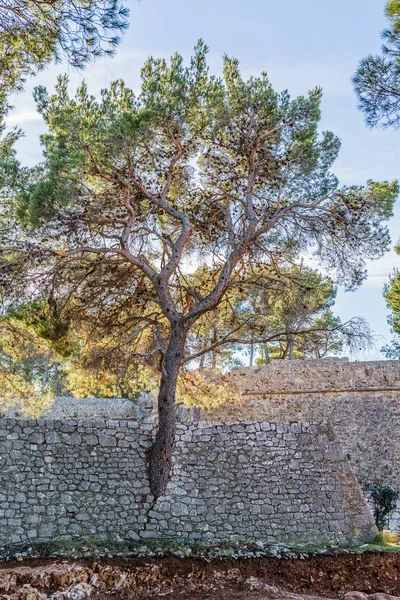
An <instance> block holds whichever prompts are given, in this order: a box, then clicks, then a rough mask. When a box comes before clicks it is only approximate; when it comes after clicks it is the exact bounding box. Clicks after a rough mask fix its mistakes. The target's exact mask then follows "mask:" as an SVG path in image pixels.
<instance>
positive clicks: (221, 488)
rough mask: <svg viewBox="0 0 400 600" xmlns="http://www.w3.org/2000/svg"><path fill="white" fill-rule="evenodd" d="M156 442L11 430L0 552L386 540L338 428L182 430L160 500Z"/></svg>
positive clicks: (80, 430)
mask: <svg viewBox="0 0 400 600" xmlns="http://www.w3.org/2000/svg"><path fill="white" fill-rule="evenodd" d="M151 444H152V430H151V425H150V424H147V425H146V424H143V423H138V422H137V421H134V420H126V419H119V420H103V419H92V420H77V419H69V420H61V419H59V420H57V419H47V420H23V419H11V418H7V419H2V420H0V459H1V469H0V545H1V546H4V545H9V544H26V543H33V542H45V541H49V540H67V539H92V540H93V539H98V540H99V541H100V540H109V539H119V538H123V539H126V540H134V541H139V540H141V539H143V538H151V537H163V536H173V537H180V538H185V539H186V538H188V539H199V540H226V539H232V538H233V539H243V540H253V541H254V540H257V539H260V540H264V541H269V542H271V543H274V542H281V543H302V544H304V543H307V544H309V543H318V544H322V543H337V544H350V543H359V542H364V541H368V540H371V539H372V538H373V537H374V535H375V533H376V529H375V526H374V524H373V520H372V517H371V513H370V511H369V509H368V508H367V505H366V503H365V500H364V498H363V496H362V493H361V490H360V487H359V485H358V483H357V480H356V478H355V476H354V475H353V473H352V471H351V469H350V466H349V462H348V461H347V459H346V458H345V457H343V454H342V451H341V448H340V446H339V445H338V443H337V442H336V440H335V437H334V434H333V432H332V429H330V428H329V427H328V426H324V425H310V424H309V423H293V424H291V425H283V424H275V423H271V422H261V423H258V422H254V423H253V422H247V423H229V424H227V423H199V424H197V425H187V424H180V425H178V432H177V444H176V449H175V454H174V469H173V474H172V478H171V481H170V483H169V487H168V490H167V493H166V495H165V496H164V497H162V498H160V499H159V500H158V501H157V502H154V501H153V498H152V496H151V494H150V490H149V482H148V475H147V458H148V449H149V447H150V446H151Z"/></svg>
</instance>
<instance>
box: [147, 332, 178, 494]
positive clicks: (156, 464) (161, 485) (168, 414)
mask: <svg viewBox="0 0 400 600" xmlns="http://www.w3.org/2000/svg"><path fill="white" fill-rule="evenodd" d="M185 337H186V334H185V330H184V328H183V327H182V326H180V325H179V326H175V327H174V328H173V329H172V331H171V335H170V340H169V345H168V348H167V351H166V353H165V356H164V360H163V365H162V373H161V380H160V390H159V393H158V429H157V433H156V437H155V440H154V444H153V447H152V449H151V456H150V489H151V492H152V494H153V495H154V497H155V498H158V497H159V496H162V495H163V494H164V493H165V490H166V487H167V483H168V479H169V474H170V471H171V464H172V462H171V461H172V451H173V447H174V439H175V427H176V416H175V395H176V384H177V381H178V374H179V369H180V367H181V361H182V357H183V351H184V345H185Z"/></svg>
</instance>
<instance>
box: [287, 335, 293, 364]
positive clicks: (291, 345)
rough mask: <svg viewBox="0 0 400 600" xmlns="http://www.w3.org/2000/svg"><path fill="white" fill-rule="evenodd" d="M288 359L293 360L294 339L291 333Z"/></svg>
mask: <svg viewBox="0 0 400 600" xmlns="http://www.w3.org/2000/svg"><path fill="white" fill-rule="evenodd" d="M288 344H289V360H294V339H293V336H292V335H291V336H290V337H289V342H288Z"/></svg>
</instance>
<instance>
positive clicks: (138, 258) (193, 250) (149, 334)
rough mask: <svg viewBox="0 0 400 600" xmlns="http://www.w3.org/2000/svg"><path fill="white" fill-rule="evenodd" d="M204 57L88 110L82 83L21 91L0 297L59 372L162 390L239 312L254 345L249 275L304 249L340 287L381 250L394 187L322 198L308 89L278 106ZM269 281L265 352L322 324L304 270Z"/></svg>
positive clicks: (318, 140)
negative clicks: (27, 166) (172, 372)
mask: <svg viewBox="0 0 400 600" xmlns="http://www.w3.org/2000/svg"><path fill="white" fill-rule="evenodd" d="M206 57H207V47H206V46H205V44H204V43H203V42H202V41H200V42H199V43H198V44H197V46H196V48H195V52H194V55H193V57H192V59H191V61H190V63H189V64H188V65H185V64H184V61H183V59H182V57H181V56H180V55H178V54H175V55H174V56H173V57H172V58H171V60H170V61H169V62H168V61H166V60H163V59H154V58H150V59H149V60H148V61H147V62H146V63H145V65H144V67H143V70H142V88H141V91H140V93H139V94H137V95H135V94H134V93H133V92H132V91H131V90H129V89H128V88H127V87H126V85H125V84H124V83H123V82H122V81H117V82H114V83H113V84H111V86H110V88H109V89H107V90H103V92H102V94H101V97H100V99H97V98H95V97H94V96H92V95H90V93H89V91H88V89H87V87H86V85H84V84H83V85H82V86H80V88H79V89H78V90H77V92H76V94H75V95H73V96H71V95H70V93H69V90H68V81H67V78H66V77H61V78H59V80H58V84H57V86H56V89H55V92H54V93H53V94H50V93H48V92H47V90H45V89H44V88H43V87H39V88H37V89H36V92H35V98H36V101H37V105H38V110H39V111H40V113H41V114H42V116H43V118H44V120H45V122H46V124H47V132H46V134H45V135H44V136H43V137H42V144H43V148H44V161H43V163H42V164H41V165H38V166H37V167H35V168H34V169H31V170H27V171H26V172H25V173H24V177H23V180H22V181H21V182H18V185H16V186H14V188H15V189H14V193H13V194H12V196H10V195H9V200H8V202H7V206H6V207H3V208H2V214H1V218H2V222H3V223H4V228H3V229H2V230H0V244H1V247H2V248H3V249H4V250H3V252H2V255H1V259H0V267H3V268H2V269H1V270H0V272H1V275H0V290H1V291H2V293H3V295H4V297H5V298H6V300H7V305H8V306H12V308H13V311H14V315H15V318H16V319H17V318H21V319H22V320H23V321H24V323H26V325H27V326H28V327H29V328H31V329H32V330H33V331H35V333H36V334H37V335H39V336H41V338H42V339H44V340H46V343H49V345H51V347H52V348H56V347H57V345H58V344H61V346H62V348H63V347H64V346H65V345H66V344H67V342H68V344H70V343H71V342H72V346H73V348H74V351H73V354H71V358H70V360H71V364H72V363H73V362H74V361H80V362H81V364H82V367H84V368H88V369H89V370H91V369H95V368H96V369H98V371H99V372H101V371H102V372H104V373H106V374H107V377H108V375H110V376H111V375H112V377H115V379H113V384H112V386H114V385H117V382H121V381H126V379H124V378H125V375H126V374H129V372H130V371H129V368H130V367H131V366H132V365H136V364H141V365H143V366H145V367H146V369H147V368H148V369H149V371H150V372H151V373H155V372H157V373H161V374H162V376H164V377H168V376H169V375H168V373H167V370H166V368H165V357H166V356H167V354H168V353H170V355H173V356H175V361H178V363H179V364H178V366H179V367H184V366H185V365H186V364H187V363H189V362H190V361H191V360H193V359H194V357H196V358H198V353H199V351H202V350H207V346H208V347H210V345H211V346H212V345H213V344H215V347H219V346H222V345H226V344H233V343H240V341H241V340H242V341H245V342H248V340H249V337H248V331H246V319H247V318H248V317H249V316H250V315H249V311H250V312H251V311H252V312H253V313H254V314H252V315H251V319H252V321H253V323H254V326H253V329H252V330H250V331H251V333H254V335H255V342H254V343H257V340H258V339H259V338H260V337H262V338H264V337H265V331H266V322H268V318H269V317H270V313H269V312H268V311H266V312H264V313H261V312H257V311H256V310H255V309H254V307H251V308H250V309H249V302H248V298H246V294H247V295H248V290H249V287H248V285H247V283H248V282H250V281H251V280H253V281H254V280H255V279H256V278H257V277H258V276H259V275H260V272H261V270H263V269H264V267H266V268H267V267H268V268H269V267H270V268H271V269H272V271H273V272H275V271H276V268H275V264H276V263H279V261H280V260H283V261H286V262H290V260H291V257H292V256H294V255H296V254H300V255H301V254H302V253H306V252H308V251H311V252H313V253H314V254H315V256H316V257H317V258H319V260H320V261H321V262H322V263H323V264H325V265H328V266H329V269H330V273H331V275H332V278H335V280H339V281H341V282H344V283H346V284H347V285H348V286H349V287H351V286H354V285H356V284H358V283H359V282H360V281H361V280H362V279H363V277H364V276H365V268H364V266H365V260H366V259H372V258H377V257H379V256H381V255H382V253H383V252H385V251H386V249H387V248H388V245H389V235H388V231H387V227H386V221H387V219H388V218H389V217H390V215H391V212H392V206H393V203H394V201H395V199H396V196H397V192H398V186H397V183H396V182H393V183H388V182H382V183H374V182H371V181H369V182H367V184H366V185H365V186H350V187H347V188H344V189H339V188H338V181H337V178H336V177H335V176H334V174H333V173H332V172H331V167H332V164H333V162H334V160H335V159H336V157H337V154H338V151H339V147H340V142H339V140H338V138H336V137H335V136H334V135H333V134H332V133H330V132H325V133H323V134H321V135H320V134H319V133H318V126H319V120H320V102H321V90H320V89H318V88H316V89H314V90H311V92H310V93H309V94H308V95H307V96H301V97H299V98H295V99H292V98H290V96H289V94H288V92H286V91H284V92H282V93H277V92H275V91H274V90H273V88H272V86H271V83H270V82H269V80H268V77H267V75H266V74H265V73H262V74H261V75H260V76H259V77H251V78H249V79H248V80H247V81H246V80H244V79H243V77H242V76H241V74H240V70H239V65H238V61H237V60H235V59H233V58H228V57H224V73H223V77H222V78H221V79H218V78H216V77H213V76H211V75H210V73H209V69H208V66H207V60H206ZM16 240H17V242H16ZM193 264H196V266H197V270H196V272H195V273H193V267H192V266H191V265H193ZM294 271H295V269H294ZM272 274H273V273H272ZM272 274H271V273H270V276H269V277H267V278H265V280H264V284H265V288H266V292H265V296H266V301H267V302H268V303H269V304H271V299H273V300H274V301H273V304H274V307H275V308H274V310H275V312H276V313H279V318H280V325H279V327H280V328H281V329H280V330H279V331H278V332H277V334H278V335H279V336H282V333H283V334H284V335H285V334H287V335H289V334H290V333H293V331H292V330H293V328H296V329H295V333H299V330H300V329H301V328H302V327H303V326H304V323H305V322H307V319H308V316H307V315H309V314H313V315H314V317H315V316H316V315H318V318H323V321H321V323H322V324H323V326H326V325H327V323H328V324H329V323H331V324H332V323H333V321H332V319H334V317H332V315H330V314H328V313H327V312H325V311H326V310H329V306H330V302H331V297H332V295H333V294H334V292H333V289H334V285H333V283H332V281H330V280H329V281H328V280H324V279H321V276H319V275H318V274H315V272H314V271H312V270H309V271H307V272H306V277H305V279H306V281H302V282H300V283H301V285H298V286H297V288H296V287H295V288H294V289H292V290H289V287H288V286H285V285H283V283H282V282H279V279H277V278H276V277H272ZM296 277H297V275H296V273H295V272H290V273H286V274H284V276H283V281H286V282H287V281H290V279H292V280H294V279H296ZM297 278H298V277H297ZM274 286H275V288H276V289H277V290H279V293H278V292H276V293H275V288H274ZM282 289H285V290H286V291H285V293H284V294H282ZM285 295H286V296H285ZM43 299H46V302H47V304H44V305H42V304H41V303H42V302H43ZM50 299H52V303H53V304H52V305H50V304H49V300H50ZM286 300H287V301H286ZM284 301H286V306H284V303H285V302H284ZM257 302H258V300H257ZM254 306H256V305H254ZM293 306H295V307H296V309H295V310H294V309H293V308H292V307H293ZM29 307H33V308H34V312H35V314H33V313H32V312H31V313H29V310H30V309H29V310H28V308H29ZM54 307H56V310H55V309H54ZM21 311H22V312H21ZM292 313H293V314H292ZM294 313H295V315H294ZM20 315H22V316H21V317H20ZM285 320H286V321H285ZM213 321H214V322H215V323H218V327H216V328H214V329H216V331H213V327H212V325H213ZM283 322H287V327H286V329H285V327H284V328H283V329H282V327H281V324H282V323H283ZM272 324H273V325H274V327H275V324H274V323H272ZM197 325H198V326H199V327H198V331H197V332H198V336H199V339H200V338H201V340H202V341H204V344H205V346H206V347H205V348H204V347H203V345H202V343H201V344H200V343H198V340H197V342H196V340H195V337H196V336H191V332H192V331H195V328H196V327H197ZM177 328H179V332H178V333H179V335H178V334H177V333H176V329H177ZM235 333H236V334H235ZM70 338H72V339H70ZM176 340H179V343H181V346H182V347H181V348H179V349H176V348H175V349H173V348H172V346H171V344H173V343H176ZM75 341H76V346H77V349H76V350H75V346H74V343H75ZM196 343H197V347H196ZM68 344H67V345H68ZM62 348H61V350H60V349H59V348H57V351H60V352H62V353H64V350H63V349H62ZM307 351H308V350H307ZM305 352H306V350H304V353H305ZM64 356H66V354H65V353H64ZM103 383H104V381H101V380H98V381H96V382H93V385H97V384H98V385H99V386H100V387H101V386H103ZM195 383H196V385H197V382H195ZM110 386H111V384H110ZM100 387H99V388H98V389H100ZM192 387H193V386H192ZM194 387H196V386H194ZM101 389H104V387H101ZM114 389H115V388H114V387H113V390H114ZM171 397H172V402H173V401H174V394H172V395H171Z"/></svg>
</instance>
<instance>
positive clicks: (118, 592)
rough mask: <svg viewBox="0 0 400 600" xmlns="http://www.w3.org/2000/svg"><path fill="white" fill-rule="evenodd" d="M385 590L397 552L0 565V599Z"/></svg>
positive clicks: (394, 587)
mask: <svg viewBox="0 0 400 600" xmlns="http://www.w3.org/2000/svg"><path fill="white" fill-rule="evenodd" d="M349 592H358V594H351V595H350V594H349ZM387 594H388V595H390V596H396V597H397V596H398V597H400V552H399V553H365V554H362V555H358V554H339V555H336V556H335V555H334V556H332V555H330V556H312V557H309V558H308V559H304V560H300V559H286V560H285V559H273V558H269V559H248V560H200V559H199V560H194V559H187V558H185V559H172V558H170V559H168V558H166V559H107V560H106V559H104V560H98V561H95V562H94V561H93V560H75V561H54V560H53V561H51V560H47V561H45V560H40V561H39V560H37V561H25V562H14V563H11V562H10V563H2V564H1V565H0V598H1V600H46V599H49V598H51V599H52V600H83V599H85V598H89V597H90V598H93V599H94V600H106V599H111V598H114V599H115V600H120V599H121V600H125V599H126V600H130V599H132V600H147V599H149V598H166V599H173V600H189V599H190V600H211V599H212V600H266V599H274V598H276V599H277V600H300V598H305V597H307V598H308V599H309V600H311V599H312V598H314V599H315V598H321V597H325V598H345V600H366V599H367V598H368V600H389V598H388V596H386V595H387Z"/></svg>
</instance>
